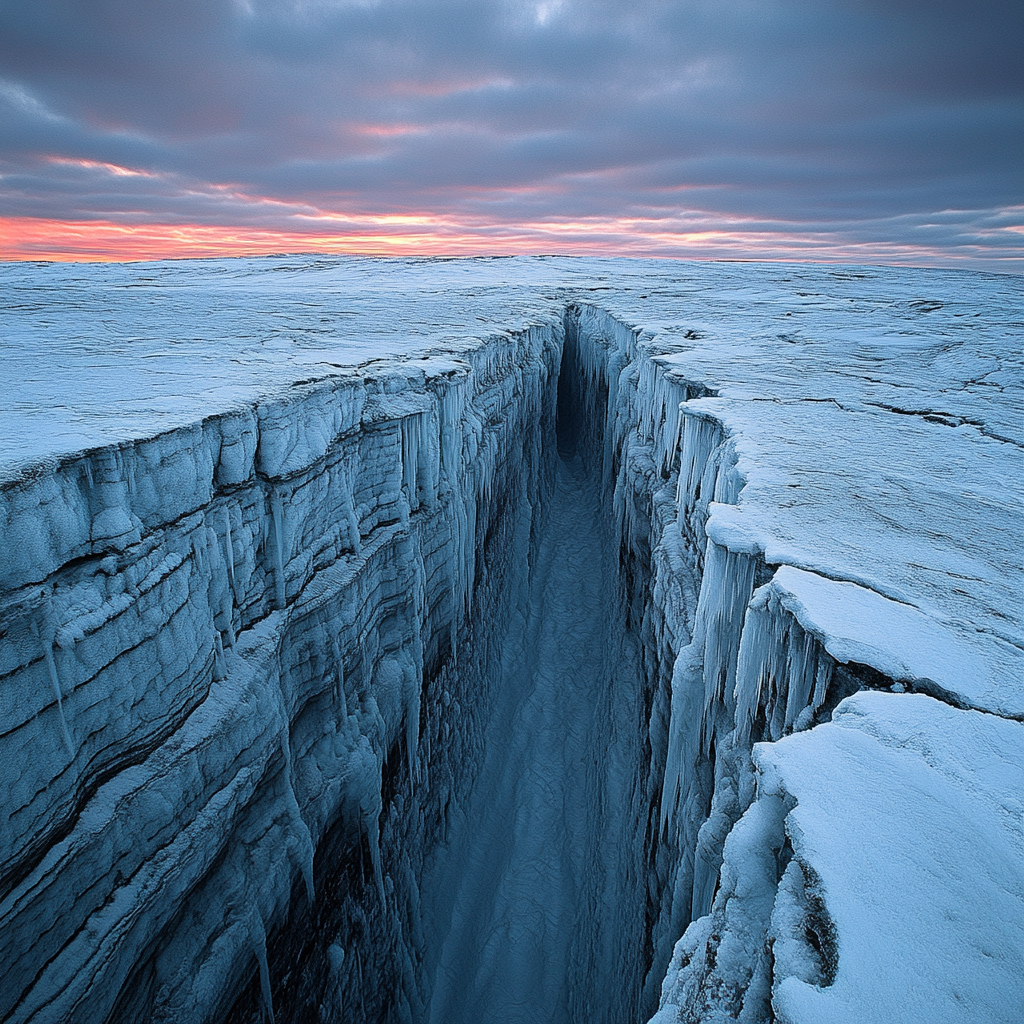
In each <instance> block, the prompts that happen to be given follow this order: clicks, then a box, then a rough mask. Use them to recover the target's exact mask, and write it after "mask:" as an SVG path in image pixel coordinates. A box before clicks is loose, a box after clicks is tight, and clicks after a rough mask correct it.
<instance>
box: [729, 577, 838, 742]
mask: <svg viewBox="0 0 1024 1024" xmlns="http://www.w3.org/2000/svg"><path fill="white" fill-rule="evenodd" d="M834 668H835V661H834V660H833V658H832V657H831V656H830V655H829V654H828V653H827V652H826V651H825V650H824V648H823V647H822V646H821V644H820V643H819V642H818V640H817V638H815V637H814V636H812V635H810V634H809V633H807V632H806V631H805V630H804V629H803V627H801V625H800V624H799V623H798V622H797V621H796V619H795V618H794V617H793V616H792V615H791V614H790V613H789V612H788V611H787V610H786V608H785V607H784V606H783V604H782V602H781V601H780V599H779V595H778V592H777V588H776V586H775V582H774V580H773V581H772V582H769V583H766V584H765V585H764V586H763V587H760V588H759V589H758V590H757V592H756V593H755V594H754V597H753V599H752V600H751V602H750V608H749V610H748V612H747V622H746V624H745V626H744V628H743V638H742V641H741V643H740V656H739V663H738V667H737V672H736V726H737V736H738V739H739V740H741V741H742V742H743V743H745V744H749V743H750V741H751V739H752V738H753V739H754V740H755V741H756V740H760V739H771V740H777V739H779V738H780V737H781V736H784V735H785V734H787V733H790V732H796V731H799V730H801V729H804V728H807V727H808V726H809V725H811V724H812V722H813V720H814V715H815V713H816V712H817V711H818V709H819V708H821V706H822V705H823V704H824V703H825V699H826V697H827V696H828V689H829V685H830V684H831V681H832V672H833V669H834ZM762 716H763V720H764V729H763V734H761V735H757V736H754V737H752V730H753V725H754V722H755V720H757V719H758V718H759V717H762Z"/></svg>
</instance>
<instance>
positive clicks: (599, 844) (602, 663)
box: [424, 459, 641, 1024]
mask: <svg viewBox="0 0 1024 1024" xmlns="http://www.w3.org/2000/svg"><path fill="white" fill-rule="evenodd" d="M519 528H520V529H527V530H528V529H529V523H528V521H527V519H526V516H525V515H521V516H520V525H519ZM521 550H522V549H521ZM617 557H618V555H617V549H616V547H615V546H614V544H613V543H612V541H611V538H610V536H609V532H608V530H607V527H606V523H605V520H604V516H603V513H602V510H601V506H600V497H599V492H598V483H597V481H596V480H594V479H592V478H591V477H590V476H589V475H588V474H587V473H586V471H585V470H584V468H583V466H582V463H581V462H580V461H579V460H578V459H573V460H572V461H563V460H562V459H559V460H558V469H557V480H556V486H555V491H554V496H553V499H552V502H551V506H550V509H549V511H548V515H547V517H546V520H545V526H544V532H543V535H542V537H541V538H540V542H539V545H538V547H537V554H536V560H535V561H536V564H535V565H534V566H532V567H531V568H530V570H528V571H527V570H526V567H525V566H520V567H519V568H520V570H521V575H522V576H523V577H524V578H523V579H522V580H521V581H519V582H517V581H515V580H509V581H508V583H509V585H510V586H517V587H520V588H521V591H522V592H521V594H520V595H519V598H520V599H519V600H517V601H516V602H515V603H516V605H517V613H516V614H515V615H514V616H512V617H511V620H510V621H509V622H508V623H507V625H506V630H505V634H504V636H503V637H496V638H495V642H496V643H498V644H499V645H500V650H501V657H500V680H499V681H498V684H497V686H496V699H495V701H494V706H493V713H492V715H491V717H490V720H489V722H488V724H487V727H486V733H485V744H486V747H485V750H486V753H485V758H484V763H483V765H482V766H481V769H480V773H479V776H478V778H477V780H476V783H475V785H474V788H473V790H472V793H471V795H470V797H469V800H468V805H467V806H466V807H465V808H464V809H463V811H462V813H459V814H458V815H457V821H456V824H455V825H454V827H453V829H452V832H451V836H450V842H449V845H448V848H447V850H446V851H445V852H444V853H443V855H442V858H441V863H440V865H439V868H438V871H437V877H435V878H434V879H432V880H428V881H427V882H426V883H425V885H424V900H425V901H427V902H428V906H429V905H430V901H432V902H433V908H432V910H433V915H434V921H435V928H436V929H437V935H438V938H439V939H440V947H439V958H438V962H437V967H436V975H435V984H434V990H433V999H432V1003H431V1007H430V1020H431V1022H432V1024H519V1022H522V1024H546V1022H550V1024H559V1022H562V1021H568V1020H569V1019H570V1015H569V1009H570V992H571V989H572V986H573V985H574V984H576V983H582V984H584V985H586V986H587V988H588V989H590V990H591V992H592V993H593V994H594V995H595V996H596V997H597V999H598V1000H599V1001H601V995H600V989H602V988H603V987H604V985H607V986H608V988H609V999H610V1001H611V1002H612V1003H614V1002H615V1001H617V1000H621V999H622V997H623V993H622V976H621V966H622V965H621V964H618V965H617V964H615V963H614V962H613V959H614V951H613V950H612V949H610V948H606V949H604V950H602V949H601V948H599V947H600V946H601V940H600V938H595V936H599V935H600V933H601V931H602V929H601V927H600V925H601V924H602V923H606V924H609V925H610V924H611V923H612V922H610V921H607V920H604V921H602V914H603V915H604V917H605V919H606V918H607V916H608V915H609V914H615V913H616V910H617V909H619V911H620V912H621V908H622V902H623V899H624V900H625V902H627V903H629V902H631V900H630V896H631V895H634V896H635V894H630V893H624V892H616V891H614V890H615V888H622V887H625V886H627V885H628V884H629V883H628V882H627V881H624V880H623V879H622V877H621V875H620V874H619V872H618V871H617V870H616V864H615V862H616V861H617V860H618V858H619V857H621V856H623V855H626V856H628V854H627V853H626V852H625V850H624V849H623V848H622V847H621V846H619V845H618V844H617V843H616V839H619V840H621V839H625V838H626V837H624V836H623V835H622V833H623V832H625V831H630V830H631V826H630V824H629V822H628V821H627V820H626V816H627V815H628V813H629V810H628V807H629V803H630V801H629V799H628V795H629V794H628V785H629V778H630V774H631V772H630V767H629V766H633V767H634V768H635V765H636V753H635V751H633V750H632V749H631V746H632V745H634V744H635V742H636V739H635V736H631V735H629V734H628V733H629V730H627V729H620V730H618V732H617V731H616V729H615V726H614V723H613V721H612V716H611V715H610V713H609V712H610V709H611V702H612V699H613V694H616V693H617V697H616V699H617V702H618V715H617V718H618V721H619V722H621V723H627V722H629V721H631V720H632V718H633V716H632V715H631V714H628V713H627V714H623V711H624V708H623V704H627V705H628V704H631V703H632V702H633V701H635V700H636V699H637V693H636V669H635V661H631V657H630V645H629V643H628V639H627V638H626V637H624V635H623V633H624V630H623V627H622V625H621V617H620V615H619V614H618V612H617V600H616V588H615V585H614V580H615V572H616V567H617ZM527 576H528V579H526V577H527ZM623 788H626V792H625V793H622V792H621V791H622V790H623ZM595 825H597V827H596V828H595ZM616 834H617V835H616ZM613 835H615V839H613V838H612V836H613ZM640 838H641V837H637V836H635V835H634V837H633V842H634V843H637V842H639V840H640ZM626 841H627V842H628V839H627V840H626ZM630 874H631V873H630ZM448 921H450V927H449V926H447V925H448ZM595 925H597V927H596V928H595ZM442 935H443V939H442V938H441V936H442ZM595 943H596V947H595ZM581 946H585V947H588V948H585V949H583V948H580V947H581ZM581 955H582V958H583V960H584V961H586V960H590V961H591V963H592V965H593V969H594V974H593V976H592V977H591V978H590V979H589V980H585V979H584V978H582V977H580V974H579V967H580V962H579V958H580V956H581ZM616 968H618V970H617V969H616ZM570 973H571V976H570ZM595 988H596V989H597V991H596V992H594V989H595ZM612 992H614V994H612ZM605 1005H606V1006H607V1005H608V1004H607V1003H606V1004H605Z"/></svg>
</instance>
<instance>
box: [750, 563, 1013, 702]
mask: <svg viewBox="0 0 1024 1024" xmlns="http://www.w3.org/2000/svg"><path fill="white" fill-rule="evenodd" d="M770 595H772V596H776V597H777V598H778V599H779V601H780V603H781V604H782V606H783V607H784V608H785V609H786V610H787V611H788V612H790V614H791V615H793V616H794V618H796V620H797V622H799V623H800V625H801V626H803V628H804V629H805V630H807V632H809V633H811V634H813V635H814V636H815V637H817V638H818V640H819V641H820V642H821V644H822V645H823V646H824V648H825V650H826V651H828V653H829V654H830V655H832V657H833V658H835V660H836V661H837V662H840V663H842V664H850V663H855V664H860V665H868V666H870V667H871V668H873V669H875V670H876V671H878V672H880V673H881V674H882V675H884V676H887V677H888V678H889V679H892V680H893V681H894V682H895V683H898V684H903V685H904V686H906V688H907V689H909V690H915V691H921V692H924V693H930V694H931V695H932V696H933V697H937V698H938V699H940V700H943V701H946V702H947V703H952V704H954V705H956V706H958V707H963V708H975V709H978V710H981V711H991V712H993V713H995V714H998V715H1003V716H1004V717H1009V718H1018V719H1020V718H1024V702H1022V700H1021V694H1020V692H1019V689H1020V688H1019V686H1018V685H1017V680H1018V679H1019V669H1020V665H1019V664H1017V665H1016V666H1014V665H1013V664H1012V659H1014V657H1016V660H1017V661H1018V662H1019V660H1020V658H1019V652H1018V651H1017V650H1016V649H1015V648H1011V647H1010V645H1009V644H1005V643H1003V642H1001V641H996V642H997V643H999V644H1001V645H1002V646H1004V647H1005V648H1007V651H1006V655H1005V660H1003V661H1001V662H999V663H994V662H993V659H992V658H991V654H990V652H986V653H989V657H985V656H984V655H983V654H982V652H980V651H979V650H977V649H976V647H974V646H972V644H971V642H970V640H969V639H968V638H967V637H966V636H965V635H964V634H963V633H954V632H953V631H952V630H950V629H949V628H947V627H946V626H944V625H942V624H941V623H939V622H938V621H936V620H935V619H934V618H933V617H932V616H930V615H927V614H926V613H924V612H922V611H920V610H919V609H917V608H914V607H913V606H911V605H906V604H900V603H899V602H897V601H892V600H890V599H889V598H887V597H883V596H882V595H881V594H878V593H875V591H873V590H868V589H867V588H865V587H862V586H858V585H857V584H856V583H849V582H844V581H837V580H830V579H826V578H824V577H823V576H819V575H817V574H815V573H812V572H807V571H805V570H803V569H797V568H794V567H793V566H789V565H783V566H780V567H779V569H778V571H777V572H776V573H775V576H774V578H773V579H772V580H771V582H770V583H767V584H765V586H764V587H762V588H761V589H760V590H759V591H758V592H757V593H756V594H755V595H754V598H753V600H752V601H751V607H754V608H760V607H764V606H765V605H766V604H767V603H768V600H769V596H770ZM1014 668H1016V669H1017V672H1014Z"/></svg>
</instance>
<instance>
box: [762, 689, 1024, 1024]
mask: <svg viewBox="0 0 1024 1024" xmlns="http://www.w3.org/2000/svg"><path fill="white" fill-rule="evenodd" d="M1022 750H1024V725H1021V724H1020V723H1018V722H1010V721H1005V720H1001V719H998V718H995V717H994V716H992V715H984V714H980V713H978V712H976V711H960V710H957V709H955V708H951V707H949V706H948V705H945V704H941V703H939V702H938V701H936V700H933V699H931V698H930V697H927V696H924V695H918V694H904V695H898V696H897V695H895V694H885V693H860V694H856V695H854V696H852V697H849V698H847V699H846V700H845V701H843V703H842V704H840V705H839V707H838V708H837V709H836V712H835V715H834V717H833V721H832V722H831V723H829V724H826V725H822V726H819V727H818V728H816V729H811V730H808V731H807V732H803V733H799V734H796V735H793V736H790V737H787V738H786V739H783V740H781V741H780V742H779V743H777V744H761V745H759V746H758V747H757V748H755V755H754V759H755V762H756V764H757V766H758V769H759V771H760V773H761V782H760V785H759V790H760V794H761V796H762V798H763V799H770V798H771V797H773V796H776V795H777V796H781V797H783V798H784V799H787V800H789V799H791V800H795V802H796V806H795V807H793V809H792V810H791V811H790V812H789V814H788V815H787V818H786V831H787V834H788V835H789V836H790V838H791V840H792V846H793V856H794V860H796V861H798V862H800V863H801V864H803V865H809V866H810V867H811V868H812V869H813V871H814V873H815V875H816V885H817V887H818V896H819V898H820V900H821V902H822V904H823V907H824V915H827V917H828V918H830V919H831V923H832V925H833V927H834V929H835V933H836V935H837V949H836V961H837V966H836V970H835V976H834V981H833V982H832V983H831V984H830V985H828V986H827V987H824V988H822V987H818V986H816V985H814V984H809V983H808V982H807V981H805V980H803V979H802V978H801V977H800V976H799V974H797V973H796V972H795V971H793V972H790V971H784V970H780V964H779V959H778V958H777V959H776V974H775V979H774V986H775V993H774V1000H773V1002H774V1007H775V1011H776V1014H777V1016H778V1019H779V1020H781V1021H816V1022H821V1024H832V1022H840V1021H860V1022H863V1024H873V1022H883V1021H884V1022H889V1021H892V1022H897V1021H902V1022H906V1024H911V1022H919V1024H938V1022H939V1021H963V1022H965V1024H966V1022H969V1021H982V1020H984V1021H993V1022H995V1021H1005V1022H1006V1024H1011V1022H1012V1021H1019V1020H1021V1019H1022V1018H1024V988H1022V987H1021V984H1020V979H1021V977H1022V976H1024V877H1022V870H1021V868H1022V863H1024V829H1022V813H1024V762H1022V754H1021V752H1022ZM837 807H841V808H842V813H841V814H837V813H836V808H837ZM776 906H777V910H776V913H779V910H778V906H779V905H778V904H777V905H776ZM894 910H895V912H894ZM894 964H898V965H899V969H898V970H894V969H893V966H894Z"/></svg>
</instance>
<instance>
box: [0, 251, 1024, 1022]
mask: <svg viewBox="0 0 1024 1024" xmlns="http://www.w3.org/2000/svg"><path fill="white" fill-rule="evenodd" d="M0 286H2V288H3V299H4V304H5V308H4V314H3V320H2V323H0V367H2V372H3V378H4V381H3V383H4V386H3V387H2V388H0V438H2V447H0V552H2V554H0V714H2V721H0V780H2V781H0V792H3V793H4V794H5V796H4V797H3V804H2V810H3V814H2V817H0V1017H5V1018H6V1016H7V1015H9V1016H10V1017H11V1019H14V1020H26V1021H27V1020H34V1021H44V1020H62V1019H80V1020H93V1019H104V1018H105V1017H107V1016H108V1015H111V1014H112V1015H113V1016H114V1017H117V1016H118V1015H119V1014H120V1015H121V1016H123V1017H126V1019H127V1018H131V1017H133V1016H140V1015H142V1016H145V1015H156V1016H159V1017H160V1018H161V1019H166V1020H180V1021H188V1020H195V1019H207V1018H210V1019H212V1018H214V1017H216V1018H218V1019H219V1018H221V1017H223V1016H224V1015H225V1014H226V1013H227V1012H228V1010H231V1008H232V1007H234V1010H233V1011H232V1012H233V1013H235V1016H234V1017H233V1018H232V1019H233V1020H257V1019H260V1018H261V1017H262V1016H263V1015H264V1014H265V1013H266V1014H268V1015H269V1013H270V1011H271V1010H272V1009H273V1008H274V1007H275V1006H276V1007H277V1010H278V1014H279V1018H278V1019H281V1016H282V1015H283V1016H284V1017H285V1018H288V1017H292V1018H294V1019H300V1018H301V1019H305V1018H306V1017H309V1019H315V1017H316V1015H317V1014H319V1016H320V1019H322V1020H324V1021H328V1020H331V1021H333V1020H344V1019H362V1017H363V1016H364V1015H365V1016H369V1017H374V1016H375V1015H382V1014H384V1013H385V1010H386V1013H387V1017H386V1019H388V1020H395V1021H432V1022H434V1024H456V1022H463V1021H464V1022H467V1024H468V1022H470V1021H486V1022H488V1024H500V1022H502V1021H507V1022H509V1024H512V1022H519V1021H539V1020H550V1021H558V1022H561V1021H568V1020H577V1021H583V1020H586V1021H587V1022H588V1024H596V1022H597V1021H600V1020H605V1021H607V1024H623V1021H624V1020H625V1019H638V1020H639V1019H642V1017H643V1016H646V1015H649V1014H650V1013H652V1012H654V1010H655V1008H656V1007H657V1006H658V1003H657V993H658V991H659V989H660V991H661V994H662V995H661V1005H660V1008H659V1009H658V1011H657V1014H656V1017H655V1019H656V1020H657V1021H658V1024H668V1022H675V1021H678V1020H684V1021H698V1020H701V1021H715V1022H718V1021H726V1020H743V1021H747V1022H759V1021H765V1020H769V1019H771V1018H772V1016H773V1015H774V1017H775V1018H776V1019H778V1020H783V1021H787V1022H792V1024H797V1022H800V1024H817V1022H820V1021H833V1020H834V1021H857V1022H871V1021H876V1020H877V1021H890V1020H892V1021H897V1020H900V1021H902V1020H908V1021H913V1020H919V1021H921V1024H925V1022H928V1021H931V1022H943V1021H961V1020H962V1021H970V1020H994V1021H1003V1020H1005V1021H1011V1020H1017V1019H1020V1018H1021V1015H1022V1007H1021V1004H1020V984H1019V982H1020V977H1021V972H1022V967H1024V965H1022V944H1024V936H1022V932H1021V921H1022V920H1024V907H1022V884H1024V883H1022V878H1024V850H1022V846H1021V805H1020V794H1021V791H1022V773H1024V767H1022V765H1024V738H1022V735H1021V734H1022V732H1024V725H1022V724H1021V721H1020V720H1021V719H1022V718H1024V616H1022V607H1021V601H1022V597H1021V595H1022V593H1024V565H1022V544H1021V537H1022V536H1024V422H1022V412H1021V410H1022V409H1024V384H1022V381H1024V344H1022V337H1024V326H1022V310H1024V282H1022V281H1021V279H1019V278H1013V277H1007V276H999V275H984V274H976V273H964V272H956V271H937V270H934V271H933V270H902V269H901V270H897V269H886V268H855V267H826V266H801V265H786V264H776V265H741V264H688V263H676V262H669V261H642V260H599V259H562V258H515V259H495V260H373V259H354V258H319V257H273V258H264V259H246V260H210V261H176V262H167V263H139V264H131V265H105V266H104V265H98V266H84V265H78V266H76V265H46V264H36V265H32V264H0ZM559 367H561V378H558V374H559ZM556 379H557V383H556ZM563 384H565V394H563ZM556 388H557V390H558V394H557V403H558V407H559V414H558V415H559V432H560V433H559V435H558V442H557V443H556V439H555V425H554V419H555V413H554V410H555V405H556V394H555V389H556ZM570 428H571V429H570ZM565 431H568V433H569V434H572V435H573V439H571V440H566V436H567V435H566V434H565ZM577 447H578V449H579V451H578V453H577V452H576V448H577ZM556 449H557V450H556ZM559 452H561V455H559ZM865 687H867V688H870V689H873V690H876V691H877V690H888V691H892V692H885V693H882V692H860V693H856V692H855V691H858V690H861V691H863V690H864V688H865ZM850 694H853V696H850ZM844 698H846V699H845V700H844ZM331 856H333V857H335V858H336V860H335V862H332V861H330V857H331ZM684 931H685V934H684ZM681 935H682V938H680V936H681ZM677 940H678V942H677ZM673 946H674V952H673ZM670 956H671V961H670ZM666 967H667V968H668V970H667V974H666ZM663 979H664V984H662V981H663ZM236 999H239V1000H241V1002H239V1003H237V1004H236ZM245 1000H249V1002H245ZM381 1019H385V1018H384V1017H383V1016H382V1017H381Z"/></svg>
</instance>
